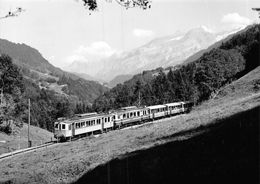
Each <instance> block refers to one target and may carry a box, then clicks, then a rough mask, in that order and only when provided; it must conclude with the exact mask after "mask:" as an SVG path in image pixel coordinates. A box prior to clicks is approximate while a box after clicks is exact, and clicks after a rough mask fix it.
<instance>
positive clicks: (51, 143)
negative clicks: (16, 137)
mask: <svg viewBox="0 0 260 184" xmlns="http://www.w3.org/2000/svg"><path fill="white" fill-rule="evenodd" d="M54 144H55V142H49V143H46V144H42V145H39V146H34V147H31V148H25V149H20V150H16V151H13V152H9V153H4V154H2V155H0V161H1V160H3V159H5V158H9V157H13V156H16V155H20V154H23V153H27V152H31V151H35V150H38V149H42V148H47V147H49V146H51V145H54Z"/></svg>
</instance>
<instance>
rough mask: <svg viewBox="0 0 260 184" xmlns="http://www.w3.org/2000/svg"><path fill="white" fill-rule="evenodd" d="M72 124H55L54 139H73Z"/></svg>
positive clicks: (63, 122) (64, 122)
mask: <svg viewBox="0 0 260 184" xmlns="http://www.w3.org/2000/svg"><path fill="white" fill-rule="evenodd" d="M71 129H72V128H71V123H70V122H66V121H59V122H55V123H54V137H55V138H56V139H57V140H66V139H68V138H70V137H72V130H71Z"/></svg>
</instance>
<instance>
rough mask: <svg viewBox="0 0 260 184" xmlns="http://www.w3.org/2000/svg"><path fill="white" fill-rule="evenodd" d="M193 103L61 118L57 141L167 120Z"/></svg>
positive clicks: (128, 108) (57, 129) (55, 134)
mask: <svg viewBox="0 0 260 184" xmlns="http://www.w3.org/2000/svg"><path fill="white" fill-rule="evenodd" d="M192 105H193V104H192V102H174V103H167V104H163V105H153V106H148V107H146V106H145V107H136V106H129V107H122V108H120V109H118V110H114V111H110V112H109V113H96V112H94V113H87V114H77V115H76V116H74V117H72V118H68V119H66V118H60V119H58V121H56V122H55V123H54V137H55V138H56V139H57V140H65V141H66V140H71V139H72V138H77V137H83V136H88V135H93V134H98V133H103V132H107V131H110V130H115V129H121V128H123V127H128V126H132V125H135V124H141V123H145V122H148V121H153V120H156V119H160V118H165V117H169V116H173V115H177V114H181V113H187V112H189V111H190V110H191V107H192Z"/></svg>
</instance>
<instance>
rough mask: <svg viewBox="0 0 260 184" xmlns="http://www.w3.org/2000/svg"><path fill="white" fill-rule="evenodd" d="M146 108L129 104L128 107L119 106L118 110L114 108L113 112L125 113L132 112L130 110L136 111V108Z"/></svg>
mask: <svg viewBox="0 0 260 184" xmlns="http://www.w3.org/2000/svg"><path fill="white" fill-rule="evenodd" d="M143 109H147V108H146V107H136V106H131V107H128V108H123V109H122V108H121V109H119V110H116V111H115V113H127V112H132V111H138V110H143Z"/></svg>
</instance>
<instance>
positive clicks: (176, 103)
mask: <svg viewBox="0 0 260 184" xmlns="http://www.w3.org/2000/svg"><path fill="white" fill-rule="evenodd" d="M181 104H183V102H173V103H167V104H165V105H167V106H175V105H181Z"/></svg>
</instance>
